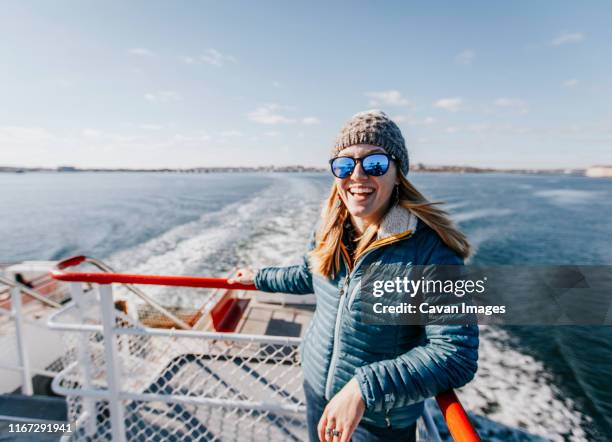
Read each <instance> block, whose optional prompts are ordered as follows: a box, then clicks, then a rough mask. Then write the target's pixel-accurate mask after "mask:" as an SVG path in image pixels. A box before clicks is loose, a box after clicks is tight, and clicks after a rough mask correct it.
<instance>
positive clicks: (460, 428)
mask: <svg viewBox="0 0 612 442" xmlns="http://www.w3.org/2000/svg"><path fill="white" fill-rule="evenodd" d="M88 259H89V258H87V257H86V256H75V257H72V258H68V259H65V260H63V261H61V262H60V263H58V265H57V268H58V270H54V271H52V272H51V277H52V278H53V279H56V280H60V281H66V282H88V283H94V284H113V283H119V284H145V285H165V286H174V287H195V288H212V289H228V290H257V288H256V287H255V285H254V284H242V283H237V282H234V283H230V282H228V280H227V279H226V278H210V277H202V276H161V275H134V274H126V273H98V272H66V271H65V269H67V268H69V267H74V266H78V265H79V264H82V263H84V262H86V261H88ZM436 401H437V403H438V406H439V407H440V410H441V412H442V415H443V416H444V420H445V421H446V424H447V426H448V429H449V431H450V433H451V436H452V437H453V440H454V441H456V442H480V437H479V436H478V433H477V432H476V430H475V429H474V426H473V425H472V423H471V422H470V418H469V417H468V415H467V413H466V411H465V409H464V408H463V405H461V402H460V401H459V398H458V397H457V395H456V394H455V392H454V391H453V390H449V391H445V392H443V393H440V394H438V395H437V396H436Z"/></svg>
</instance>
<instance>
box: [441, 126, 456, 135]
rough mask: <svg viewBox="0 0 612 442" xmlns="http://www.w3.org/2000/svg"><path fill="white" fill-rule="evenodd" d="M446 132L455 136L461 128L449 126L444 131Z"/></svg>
mask: <svg viewBox="0 0 612 442" xmlns="http://www.w3.org/2000/svg"><path fill="white" fill-rule="evenodd" d="M444 131H445V132H446V133H449V134H454V133H457V132H459V128H458V127H457V126H449V127H447V128H446V129H444Z"/></svg>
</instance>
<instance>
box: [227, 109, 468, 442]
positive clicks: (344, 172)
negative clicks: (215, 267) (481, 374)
mask: <svg viewBox="0 0 612 442" xmlns="http://www.w3.org/2000/svg"><path fill="white" fill-rule="evenodd" d="M330 163H331V168H332V172H333V174H334V176H335V180H334V183H333V185H332V189H331V194H330V196H329V198H328V200H327V204H326V205H325V207H324V209H323V212H322V219H321V222H320V224H319V227H318V229H317V231H316V236H315V238H314V240H313V241H312V243H311V250H310V251H309V253H308V254H307V255H306V257H305V259H304V263H303V264H302V265H297V266H292V267H283V268H274V267H271V268H264V269H261V270H259V271H257V272H255V271H253V270H250V269H242V270H239V271H238V272H237V274H236V278H235V279H236V280H238V281H240V282H245V283H248V282H254V283H255V285H256V286H257V288H258V289H259V290H262V291H267V292H284V293H293V294H306V293H315V295H316V304H317V305H316V311H315V314H314V317H313V319H312V322H311V324H310V325H309V328H308V330H307V332H306V335H305V337H304V344H303V348H302V367H303V371H304V379H305V381H304V391H305V394H306V402H307V417H308V431H309V437H310V440H311V441H316V440H321V441H348V440H353V441H377V440H381V441H382V440H384V441H392V440H402V441H405V440H414V439H415V428H416V420H417V418H418V417H419V416H420V415H421V414H422V411H423V401H424V400H425V399H426V398H428V397H431V396H434V395H436V394H437V393H439V392H441V391H444V390H447V389H449V388H455V387H460V386H462V385H464V384H466V383H467V382H469V381H470V380H471V379H472V377H473V376H474V373H475V372H476V366H477V364H476V361H477V351H478V329H477V327H475V326H459V325H453V326H451V325H425V326H395V327H389V326H376V325H372V324H365V323H363V322H362V321H360V316H359V315H358V313H357V312H356V309H354V308H353V306H354V305H355V299H356V298H357V297H359V296H360V295H359V286H360V280H361V277H362V276H363V272H364V268H366V266H369V265H372V264H378V265H380V264H387V263H393V264H397V263H399V264H403V265H431V264H443V265H461V264H463V258H465V257H467V256H468V255H469V252H470V248H469V244H468V242H467V240H466V238H465V236H464V235H463V234H462V233H461V232H459V231H458V230H457V229H456V228H455V227H454V226H453V224H452V222H451V221H450V219H449V218H448V216H447V215H446V213H445V212H444V211H442V210H440V209H438V208H436V207H435V206H434V205H433V204H432V203H429V202H428V201H427V200H426V199H425V198H424V197H423V195H421V193H419V192H418V191H417V190H416V189H415V188H414V187H413V186H412V184H411V183H410V182H409V181H408V179H407V178H406V175H407V174H408V152H407V150H406V146H405V142H404V138H403V137H402V134H401V132H400V130H399V128H398V127H397V125H396V124H395V123H394V122H393V121H391V119H389V117H388V116H387V115H386V114H385V113H384V112H381V111H367V112H362V113H358V114H356V115H355V116H353V117H352V118H351V119H350V120H349V121H348V123H347V124H346V125H345V126H344V128H343V129H342V131H341V132H340V135H339V136H338V138H337V140H336V143H335V145H334V148H333V150H332V155H331V160H330Z"/></svg>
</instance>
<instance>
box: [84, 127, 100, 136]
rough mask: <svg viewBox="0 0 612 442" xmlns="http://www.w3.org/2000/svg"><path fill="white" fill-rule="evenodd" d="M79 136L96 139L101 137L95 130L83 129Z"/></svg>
mask: <svg viewBox="0 0 612 442" xmlns="http://www.w3.org/2000/svg"><path fill="white" fill-rule="evenodd" d="M81 135H83V136H84V137H87V138H96V137H99V136H100V135H102V133H101V132H100V131H99V130H97V129H91V128H85V129H83V130H82V131H81Z"/></svg>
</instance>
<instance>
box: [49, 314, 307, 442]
mask: <svg viewBox="0 0 612 442" xmlns="http://www.w3.org/2000/svg"><path fill="white" fill-rule="evenodd" d="M96 309H98V307H97V306H95V305H93V306H90V309H89V311H88V312H87V313H86V314H83V312H81V311H79V310H78V309H76V308H68V309H65V311H64V312H63V313H62V314H60V315H59V316H58V318H59V317H61V322H63V323H65V324H72V325H76V324H79V323H82V322H83V321H85V323H86V324H89V325H92V324H95V322H96V321H95V320H94V318H95V317H96V316H97V313H96V312H95V311H96ZM116 314H117V319H116V326H117V327H119V328H117V329H115V332H116V333H114V334H113V339H115V340H116V341H115V342H116V345H115V347H114V349H115V352H116V353H115V357H116V361H117V364H116V365H117V368H118V370H117V371H118V375H119V376H118V378H119V379H120V392H119V394H118V399H120V405H121V410H122V420H123V422H124V429H123V431H124V434H125V439H126V440H129V441H132V440H133V441H141V440H219V441H231V440H240V441H242V440H253V441H259V440H261V441H264V440H265V441H270V440H274V441H276V440H305V439H307V435H306V423H305V404H304V396H303V392H302V382H303V381H302V374H301V369H300V366H299V363H300V361H299V351H298V345H299V340H297V339H291V338H279V337H273V336H251V337H245V336H240V335H231V334H227V335H226V334H217V333H207V332H183V331H176V332H175V331H166V330H164V331H162V330H151V329H147V328H144V327H142V326H141V325H140V324H138V323H136V322H134V321H133V319H131V318H129V317H128V316H125V315H122V314H120V313H118V312H117V313H116ZM98 317H99V316H98ZM79 321H80V322H79ZM105 339H109V337H108V336H105V335H104V334H103V333H102V332H101V331H94V330H91V331H83V330H78V327H75V328H74V329H73V330H72V331H64V342H65V344H66V349H67V352H66V356H65V359H64V366H65V367H66V369H65V370H64V371H63V372H62V373H61V374H60V375H59V376H58V377H57V378H56V381H55V384H56V387H57V390H58V391H60V392H62V393H63V394H66V396H67V401H68V416H69V421H70V422H73V423H75V424H76V431H74V432H73V433H71V434H68V435H67V436H69V438H70V439H71V440H87V441H99V440H109V439H111V438H112V436H111V432H110V431H111V420H112V419H111V414H112V413H111V410H112V407H109V405H108V400H110V394H111V393H112V392H111V391H110V390H111V389H109V385H108V379H109V378H108V374H109V373H108V372H107V371H108V370H109V369H110V368H109V367H110V366H111V365H112V364H110V365H109V364H108V361H107V358H106V353H105Z"/></svg>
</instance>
